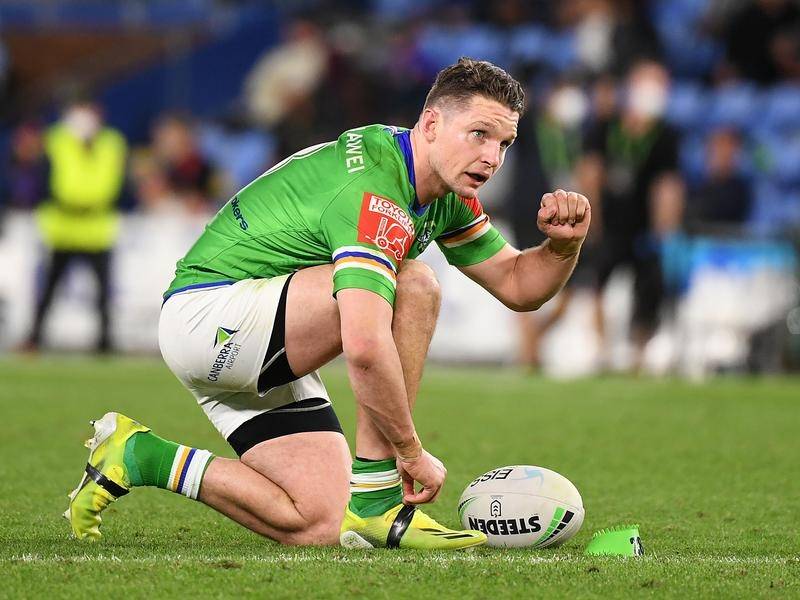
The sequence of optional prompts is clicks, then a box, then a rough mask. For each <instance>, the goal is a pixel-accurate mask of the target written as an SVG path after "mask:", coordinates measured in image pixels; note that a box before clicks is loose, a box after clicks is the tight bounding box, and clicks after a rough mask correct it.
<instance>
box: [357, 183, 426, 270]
mask: <svg viewBox="0 0 800 600" xmlns="http://www.w3.org/2000/svg"><path fill="white" fill-rule="evenodd" d="M358 241H359V242H369V243H372V244H375V245H376V246H377V247H378V248H380V249H381V250H382V251H383V252H384V253H385V254H387V255H391V256H392V257H393V258H394V259H395V260H396V261H397V262H400V261H401V260H403V258H404V257H405V255H406V254H408V250H409V248H411V243H412V242H413V241H414V222H413V221H412V220H411V217H409V216H408V214H407V213H406V212H405V211H404V210H403V209H402V208H400V207H399V206H397V204H395V203H394V202H392V201H391V200H389V199H387V198H381V197H380V196H376V195H375V194H373V193H371V192H366V193H364V200H363V202H362V203H361V215H360V216H359V218H358Z"/></svg>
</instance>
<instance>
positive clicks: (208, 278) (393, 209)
mask: <svg viewBox="0 0 800 600" xmlns="http://www.w3.org/2000/svg"><path fill="white" fill-rule="evenodd" d="M432 240H436V243H437V244H438V245H439V247H440V248H441V250H442V252H443V253H444V255H445V257H446V258H447V261H448V262H449V263H450V264H452V265H456V266H466V265H472V264H476V263H479V262H482V261H484V260H486V259H487V258H490V257H491V256H493V255H494V254H496V253H497V252H498V251H499V250H500V249H501V248H502V247H503V246H504V245H505V243H506V242H505V240H504V239H503V237H502V236H501V235H500V233H499V232H498V231H497V230H496V229H495V228H494V227H492V225H491V224H490V222H489V217H488V216H487V215H486V214H484V212H483V208H482V206H481V204H480V202H479V201H478V200H477V199H470V200H468V199H464V198H460V197H459V196H457V195H455V194H453V193H450V194H447V195H446V196H444V197H443V198H439V199H437V200H436V201H435V202H433V203H431V204H430V205H428V206H425V207H420V206H419V204H418V203H417V200H416V192H415V190H414V170H413V158H412V155H411V143H410V138H409V131H408V130H406V129H398V128H395V127H387V126H385V125H368V126H365V127H359V128H356V129H351V130H349V131H346V132H344V133H343V134H342V135H341V136H340V137H339V139H338V140H335V141H333V142H328V143H325V144H320V145H318V146H312V147H311V148H307V149H305V150H301V151H300V152H298V153H296V154H293V155H292V156H290V157H289V158H287V159H285V160H284V161H282V162H280V163H278V164H276V165H275V166H274V167H272V168H271V169H270V170H269V171H267V172H266V173H264V174H263V175H262V176H261V177H259V178H258V179H256V180H255V181H253V182H252V183H251V184H249V185H248V186H246V187H245V188H244V189H242V190H241V191H240V192H239V193H238V194H236V196H235V197H234V198H232V199H231V200H230V201H229V202H228V203H227V204H225V206H223V207H222V208H221V209H220V211H219V212H218V213H217V214H216V216H215V217H214V219H213V220H212V221H211V222H210V223H209V224H208V226H207V227H206V229H205V231H204V232H203V234H202V235H201V236H200V238H199V239H198V240H197V242H196V243H195V244H194V246H192V248H191V249H190V250H189V252H188V254H187V255H186V256H185V257H184V258H183V259H181V260H180V261H179V262H178V266H177V271H176V274H175V279H174V280H173V281H172V283H171V284H170V286H169V289H168V290H167V291H166V293H165V294H164V298H165V299H166V298H168V297H169V296H171V295H172V294H175V293H179V292H182V291H185V290H189V289H194V288H203V287H213V286H217V285H224V284H228V283H232V282H235V281H239V280H242V279H252V278H269V277H275V276H278V275H283V274H286V273H291V272H293V271H296V270H298V269H303V268H305V267H312V266H315V265H323V264H331V263H333V265H334V275H333V291H334V295H335V294H336V293H337V292H338V291H339V290H342V289H346V288H359V289H365V290H370V291H373V292H375V293H376V294H380V295H381V296H383V297H384V298H385V299H386V300H387V301H388V302H389V303H390V304H394V297H395V285H396V279H397V270H398V265H399V264H400V263H401V262H402V261H403V260H404V259H405V258H415V257H417V256H418V255H419V254H420V253H421V252H422V251H423V250H425V248H426V247H427V246H428V244H429V243H430V242H431V241H432Z"/></svg>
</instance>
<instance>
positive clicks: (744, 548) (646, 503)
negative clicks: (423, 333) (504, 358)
mask: <svg viewBox="0 0 800 600" xmlns="http://www.w3.org/2000/svg"><path fill="white" fill-rule="evenodd" d="M324 377H325V379H326V381H327V383H328V388H329V391H330V392H331V394H332V397H333V398H334V405H335V406H336V410H337V412H338V413H339V416H340V418H341V420H342V422H343V424H344V425H345V427H346V430H347V431H348V433H350V432H351V431H352V423H353V401H352V396H351V394H350V392H349V390H348V387H347V382H346V378H345V374H344V371H343V369H342V368H341V366H334V367H331V368H330V369H328V370H326V371H325V373H324ZM0 381H1V382H2V386H1V387H0V409H2V414H3V425H2V427H1V428H0V431H2V435H0V457H2V458H1V460H0V482H2V483H1V484H0V583H1V584H2V585H0V597H27V598H35V597H44V596H53V597H83V598H86V597H93V598H101V597H107V596H113V597H119V596H130V597H144V596H148V597H151V598H155V597H176V596H180V597H186V596H194V597H225V596H236V597H264V598H290V597H304V596H305V597H324V598H351V597H364V598H403V597H409V598H410V597H414V598H426V597H428V596H429V595H431V596H432V597H435V598H450V597H461V598H476V597H487V598H494V597H509V598H510V597H514V598H517V597H527V596H538V597H545V598H552V597H596V598H610V597H621V596H631V595H637V596H638V595H642V594H643V595H654V596H659V597H664V596H675V597H686V596H692V597H703V598H706V597H724V598H728V597H742V598H745V597H747V598H750V597H765V598H772V597H792V596H793V597H800V533H799V532H798V531H799V529H800V468H799V467H798V459H800V441H799V439H800V435H799V434H800V380H798V379H768V380H744V379H727V380H722V381H717V382H712V383H708V384H702V385H693V384H687V383H680V382H675V381H652V380H645V379H641V380H631V379H623V378H609V379H587V380H581V381H575V382H556V381H549V380H545V379H539V378H530V377H525V376H522V375H520V374H518V373H516V372H514V371H510V370H488V369H486V370H484V369H468V370H467V369H449V368H448V369H446V368H441V367H431V368H429V370H428V371H427V373H426V377H425V380H424V383H423V387H422V391H421V395H420V401H419V405H418V409H417V412H416V421H417V424H418V428H419V431H420V435H421V438H422V440H423V442H424V443H425V444H426V446H427V447H428V448H429V449H430V450H431V451H432V452H434V453H435V454H436V455H438V456H439V457H440V458H441V459H442V460H443V461H444V462H445V464H446V465H447V467H448V469H449V477H448V484H447V486H446V487H445V491H444V492H443V494H442V496H441V498H440V500H439V501H438V502H437V503H436V504H435V505H433V506H431V507H430V511H429V512H430V513H431V514H432V515H433V516H434V517H436V518H438V519H439V520H441V521H443V522H444V523H446V524H449V525H456V523H457V515H456V509H455V507H456V502H457V499H458V497H459V495H460V493H461V491H462V489H463V487H464V486H465V485H466V484H467V483H468V482H469V481H470V480H471V479H472V478H473V477H474V476H476V475H478V474H480V473H482V472H484V471H486V470H488V469H490V468H493V467H497V466H501V465H506V464H520V463H530V464H537V465H541V466H546V467H549V468H552V469H555V470H557V471H559V472H561V473H563V474H564V475H566V476H567V477H568V478H570V479H571V480H572V481H573V482H574V483H575V485H576V486H577V487H578V489H579V490H580V491H581V493H582V495H583V499H584V504H585V507H586V520H585V523H584V526H583V529H582V530H581V531H580V532H579V533H578V535H577V536H576V537H575V538H574V539H573V540H571V541H570V542H569V543H568V544H567V545H565V546H563V547H561V548H557V549H547V550H539V551H530V550H522V551H520V550H517V551H511V550H504V551H498V550H493V549H488V548H482V549H478V550H476V551H473V552H465V553H460V554H444V553H442V554H420V553H413V552H407V551H386V550H380V551H373V552H370V553H365V552H357V551H345V550H343V549H340V548H328V549H301V548H300V549H299V548H283V547H280V546H278V545H276V544H274V543H272V542H269V541H266V540H264V539H262V538H259V537H257V536H256V535H254V534H251V533H250V532H248V531H246V530H245V529H242V528H241V527H239V526H237V525H235V524H234V523H232V522H229V521H227V520H226V519H224V518H223V517H221V516H219V515H217V514H216V513H214V512H213V511H211V510H210V509H208V508H206V507H204V506H202V505H200V504H198V503H194V502H190V501H188V500H186V499H185V498H182V497H178V496H175V495H172V494H169V493H167V492H164V491H162V490H154V489H139V490H136V491H135V492H134V493H133V494H131V495H130V496H128V497H126V498H124V499H122V500H121V501H120V502H119V503H118V504H116V505H115V506H113V507H112V508H111V509H109V510H108V511H107V513H106V514H105V515H104V516H105V519H104V526H103V532H104V537H103V539H102V541H101V542H99V543H96V544H88V543H80V542H78V541H76V540H74V539H71V538H70V536H69V528H68V525H67V522H66V521H65V520H63V519H62V518H61V516H60V514H61V512H63V511H64V509H65V507H66V497H65V495H66V492H67V491H69V490H70V489H72V488H73V487H74V485H75V483H76V482H77V480H78V478H79V477H80V474H81V469H82V465H83V464H84V463H85V460H86V456H87V451H86V450H85V449H84V448H83V446H82V442H83V440H84V439H85V438H87V437H89V435H90V431H91V429H90V427H89V426H88V424H87V421H88V420H89V419H90V418H95V417H99V416H100V415H102V414H103V413H104V412H105V411H107V410H111V409H113V410H119V411H122V412H125V413H127V414H130V415H131V416H134V417H135V418H137V419H139V420H141V421H142V422H144V423H145V424H148V425H150V426H151V427H153V428H154V430H155V431H156V432H157V433H159V434H160V435H162V436H164V437H168V438H172V439H175V440H178V441H181V442H183V443H186V444H190V445H194V446H201V447H206V448H208V449H210V450H212V451H215V452H217V453H220V454H224V455H227V456H232V452H231V451H230V450H229V449H228V448H227V447H226V445H225V444H224V442H223V441H222V440H221V438H219V436H218V435H217V434H216V432H215V431H214V430H213V429H212V427H211V425H210V424H209V423H208V422H207V421H206V418H205V417H204V415H203V414H202V412H201V411H200V409H199V408H197V406H196V405H195V404H194V400H193V399H192V398H191V397H190V396H189V394H188V393H187V392H185V391H184V390H183V389H182V388H181V387H180V386H179V384H178V383H177V381H176V380H175V379H174V378H173V377H172V375H171V374H170V373H169V372H168V371H167V369H166V368H165V367H163V366H162V365H161V363H160V362H157V361H155V360H145V359H137V360H117V359H114V360H93V359H69V358H44V359H38V360H32V359H29V360H19V359H12V358H6V359H4V360H2V361H0ZM630 522H635V523H639V524H640V531H641V534H642V541H643V544H644V547H645V551H646V552H647V554H646V556H645V557H643V558H628V559H623V558H595V557H592V558H590V557H586V556H584V555H583V548H584V547H585V545H586V544H587V542H588V541H589V539H590V537H591V534H592V532H593V531H596V530H597V529H600V528H603V527H608V526H612V525H616V524H624V523H630ZM89 594H91V595H90V596H89Z"/></svg>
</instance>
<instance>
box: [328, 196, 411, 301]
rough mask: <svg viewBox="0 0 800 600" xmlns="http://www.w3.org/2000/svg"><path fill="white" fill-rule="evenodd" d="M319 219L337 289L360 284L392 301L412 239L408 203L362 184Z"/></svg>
mask: <svg viewBox="0 0 800 600" xmlns="http://www.w3.org/2000/svg"><path fill="white" fill-rule="evenodd" d="M354 187H355V186H354ZM320 224H321V226H322V230H323V234H324V235H325V237H326V239H327V241H328V244H329V247H330V248H331V261H332V262H333V266H334V268H333V295H334V296H335V295H336V294H337V293H338V292H339V291H340V290H343V289H348V288H358V289H363V290H370V291H372V292H375V293H376V294H378V295H379V296H381V297H383V298H384V299H386V301H387V302H388V303H389V304H392V305H394V298H395V289H396V287H397V268H398V265H399V264H400V262H402V260H403V258H405V256H406V254H407V253H408V250H409V249H410V248H411V243H412V242H413V239H414V224H413V221H412V220H411V217H410V216H409V215H408V213H407V212H406V211H405V209H403V208H401V207H400V206H399V205H398V204H397V203H396V202H395V201H394V200H392V199H391V198H390V197H388V196H387V195H380V194H378V193H375V192H371V191H364V186H360V187H359V188H358V189H357V190H354V191H352V192H347V193H345V194H342V195H340V196H339V197H338V198H337V199H336V200H334V201H333V202H332V203H331V204H330V206H328V208H327V209H326V210H325V212H324V213H323V215H322V218H321V223H320Z"/></svg>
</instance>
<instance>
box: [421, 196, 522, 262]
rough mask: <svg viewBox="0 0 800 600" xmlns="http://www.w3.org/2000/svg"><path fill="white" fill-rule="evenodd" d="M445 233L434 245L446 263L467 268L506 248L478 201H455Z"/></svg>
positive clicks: (475, 199) (471, 199) (459, 199)
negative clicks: (436, 245) (437, 247)
mask: <svg viewBox="0 0 800 600" xmlns="http://www.w3.org/2000/svg"><path fill="white" fill-rule="evenodd" d="M453 206H454V209H453V211H452V215H451V218H450V219H449V222H448V223H447V225H446V227H445V230H444V232H443V233H442V234H441V235H439V237H438V238H436V243H437V244H438V246H439V248H440V249H441V251H442V253H443V254H444V256H445V258H446V259H447V262H448V263H450V264H451V265H453V266H456V267H466V266H469V265H474V264H477V263H479V262H483V261H484V260H486V259H488V258H491V257H492V256H494V255H495V254H497V253H498V252H500V250H501V249H502V248H503V246H505V245H506V243H507V242H506V240H505V238H503V236H502V235H500V232H499V231H497V229H495V228H494V226H493V225H492V224H491V221H490V220H489V215H487V214H486V213H485V212H483V206H481V203H480V201H479V200H478V199H477V198H457V200H455V201H454V204H453Z"/></svg>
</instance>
